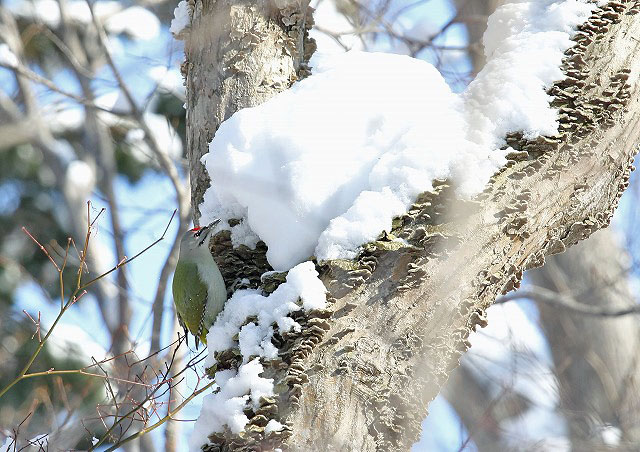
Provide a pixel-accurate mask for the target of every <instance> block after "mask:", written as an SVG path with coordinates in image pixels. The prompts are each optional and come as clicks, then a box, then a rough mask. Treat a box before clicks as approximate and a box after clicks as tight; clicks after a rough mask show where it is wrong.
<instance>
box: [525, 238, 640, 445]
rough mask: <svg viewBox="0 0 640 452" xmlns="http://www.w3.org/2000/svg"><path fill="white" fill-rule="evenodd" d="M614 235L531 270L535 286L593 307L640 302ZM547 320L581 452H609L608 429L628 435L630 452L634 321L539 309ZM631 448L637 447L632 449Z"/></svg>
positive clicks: (634, 410)
mask: <svg viewBox="0 0 640 452" xmlns="http://www.w3.org/2000/svg"><path fill="white" fill-rule="evenodd" d="M625 258H626V256H625V255H624V252H623V251H622V250H621V249H620V246H619V245H618V244H617V243H616V241H615V239H614V237H612V234H611V233H609V232H608V231H601V232H598V233H597V234H594V235H593V237H590V238H589V240H588V241H587V242H585V243H584V244H580V245H578V246H576V247H574V248H572V249H571V250H569V251H568V252H567V253H565V254H561V255H558V256H554V257H553V259H551V260H549V262H548V263H547V265H545V266H544V267H543V268H541V269H539V270H536V271H534V272H531V279H532V282H533V283H534V284H535V285H537V286H541V287H544V288H546V289H549V290H553V291H554V292H558V293H565V294H566V293H567V292H569V293H570V294H572V295H573V296H574V298H576V301H578V302H580V303H584V304H587V305H592V306H599V307H610V308H616V307H618V308H620V307H624V306H630V305H631V306H633V305H635V304H636V300H635V299H634V297H633V295H632V293H631V291H630V290H629V286H628V284H627V272H628V270H629V268H628V262H627V260H628V259H625ZM538 308H539V310H540V322H541V324H542V327H543V329H544V330H545V332H546V336H547V340H548V341H549V347H550V349H551V353H552V355H553V361H554V366H555V375H556V378H557V380H558V386H559V392H560V410H561V411H562V413H563V415H564V416H565V418H566V419H567V424H568V427H569V438H570V440H571V444H572V448H573V450H575V451H582V450H604V449H606V443H605V442H604V440H603V437H602V430H603V427H605V426H606V425H610V426H614V427H617V428H619V429H620V431H621V436H622V438H621V439H622V445H626V446H624V447H623V448H622V450H635V449H637V447H638V444H640V422H639V421H638V411H639V410H640V395H639V393H638V379H639V377H640V362H638V353H637V344H638V341H640V326H639V325H638V318H637V316H634V315H627V316H622V317H608V318H604V317H595V316H585V315H583V314H580V313H573V312H571V311H563V310H560V311H561V312H559V309H558V307H556V306H554V305H552V304H547V303H538ZM627 447H629V448H627Z"/></svg>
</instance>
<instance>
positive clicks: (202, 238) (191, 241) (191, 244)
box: [180, 220, 220, 253]
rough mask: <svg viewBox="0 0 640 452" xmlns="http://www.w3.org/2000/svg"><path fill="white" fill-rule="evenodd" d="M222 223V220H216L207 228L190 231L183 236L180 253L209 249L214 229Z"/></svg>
mask: <svg viewBox="0 0 640 452" xmlns="http://www.w3.org/2000/svg"><path fill="white" fill-rule="evenodd" d="M219 222H220V220H214V221H213V222H211V223H209V224H208V225H206V226H202V227H200V226H196V227H195V228H193V229H189V230H188V231H187V232H185V233H184V235H183V236H182V240H181V241H180V252H181V253H183V252H186V251H194V250H197V249H200V248H201V247H203V246H204V249H207V248H208V245H209V236H210V235H211V231H212V230H213V229H214V227H215V226H216V225H217V224H218V223H219Z"/></svg>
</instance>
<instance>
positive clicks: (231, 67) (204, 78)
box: [182, 0, 315, 220]
mask: <svg viewBox="0 0 640 452" xmlns="http://www.w3.org/2000/svg"><path fill="white" fill-rule="evenodd" d="M308 4H309V0H278V1H273V2H272V1H259V2H255V1H251V0H204V1H196V2H195V4H194V6H193V9H192V14H193V16H192V22H191V30H190V33H189V34H188V39H186V40H185V56H186V61H185V62H184V63H183V66H182V73H183V75H185V77H186V80H187V107H188V108H187V124H188V126H187V152H188V156H189V162H190V171H189V175H190V177H191V200H192V206H193V211H194V212H193V213H194V220H197V219H198V218H199V217H200V213H199V212H198V209H197V206H198V205H200V203H201V202H202V197H203V195H204V192H205V190H206V189H207V187H208V186H209V176H208V175H207V173H206V171H205V169H204V166H202V164H201V163H200V157H202V156H203V155H204V154H205V153H207V152H208V145H209V142H210V141H211V139H212V138H213V135H214V134H215V132H216V130H217V129H218V126H220V123H221V122H222V121H224V120H225V119H227V118H228V117H229V116H231V115H232V114H233V113H235V112H236V111H238V110H240V109H241V108H246V107H252V106H254V105H258V104H261V103H262V102H264V101H265V100H267V99H269V98H270V97H272V96H273V95H274V94H277V93H279V92H281V91H283V90H285V89H287V88H288V87H290V86H291V84H292V83H294V82H295V81H296V80H297V79H298V78H300V77H304V76H306V75H307V74H308V68H307V65H306V62H307V61H308V60H309V57H310V56H311V54H312V53H313V51H314V50H315V45H314V43H313V41H312V40H309V39H308V38H307V31H308V29H309V28H310V27H311V25H312V21H313V19H312V16H311V11H310V9H309V7H308Z"/></svg>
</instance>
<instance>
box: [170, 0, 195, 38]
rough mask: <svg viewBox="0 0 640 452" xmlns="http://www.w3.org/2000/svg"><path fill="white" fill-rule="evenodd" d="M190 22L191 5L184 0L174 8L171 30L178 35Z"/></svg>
mask: <svg viewBox="0 0 640 452" xmlns="http://www.w3.org/2000/svg"><path fill="white" fill-rule="evenodd" d="M190 23H191V13H190V12H189V5H188V4H187V2H186V1H185V0H182V1H181V2H180V3H178V6H176V8H175V9H174V10H173V19H171V26H170V27H169V31H170V32H171V33H173V35H174V36H177V35H178V34H180V32H181V31H182V30H184V29H185V28H186V27H188V26H189V24H190Z"/></svg>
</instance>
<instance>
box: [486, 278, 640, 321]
mask: <svg viewBox="0 0 640 452" xmlns="http://www.w3.org/2000/svg"><path fill="white" fill-rule="evenodd" d="M523 298H529V299H532V300H535V301H539V302H541V303H547V304H551V305H553V306H557V307H559V308H561V309H566V310H568V311H571V312H575V313H577V314H583V315H588V316H592V317H620V316H623V315H629V314H640V305H638V304H636V305H632V306H625V307H602V306H592V305H588V304H584V303H580V302H578V301H576V300H575V298H574V297H572V296H570V295H564V294H559V293H557V292H554V291H552V290H549V289H545V288H544V287H538V286H528V287H527V288H525V289H520V290H518V291H516V292H512V293H510V294H507V295H504V296H502V297H500V298H498V299H497V300H496V301H495V304H501V303H506V302H507V301H511V300H518V299H523Z"/></svg>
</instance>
